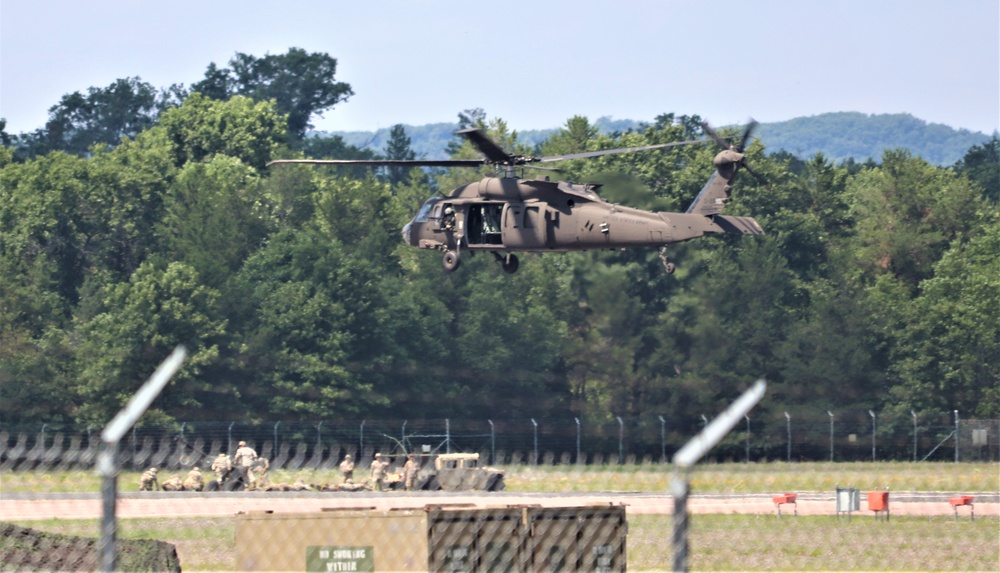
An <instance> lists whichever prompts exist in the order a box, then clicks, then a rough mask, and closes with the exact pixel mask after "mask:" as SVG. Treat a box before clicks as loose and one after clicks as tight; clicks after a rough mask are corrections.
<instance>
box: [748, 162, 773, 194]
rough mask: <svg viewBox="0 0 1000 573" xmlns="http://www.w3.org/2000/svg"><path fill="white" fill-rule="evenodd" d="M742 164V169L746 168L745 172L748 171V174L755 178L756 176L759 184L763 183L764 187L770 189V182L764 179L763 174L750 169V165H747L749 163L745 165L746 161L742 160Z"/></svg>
mask: <svg viewBox="0 0 1000 573" xmlns="http://www.w3.org/2000/svg"><path fill="white" fill-rule="evenodd" d="M742 166H743V169H746V170H747V172H748V173H749V174H750V175H753V176H754V177H756V178H757V181H760V184H761V185H763V186H764V187H767V188H768V189H770V188H771V184H770V183H768V182H767V179H764V176H763V175H761V174H760V173H757V172H756V171H754V170H753V169H750V166H749V165H747V164H746V162H743V164H742Z"/></svg>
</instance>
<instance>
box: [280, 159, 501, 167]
mask: <svg viewBox="0 0 1000 573" xmlns="http://www.w3.org/2000/svg"><path fill="white" fill-rule="evenodd" d="M294 163H300V164H305V165H358V166H362V167H365V166H368V167H482V166H483V165H486V164H487V163H488V162H486V161H483V160H482V159H275V160H274V161H271V162H269V163H268V164H267V166H268V167H270V166H272V165H285V164H294Z"/></svg>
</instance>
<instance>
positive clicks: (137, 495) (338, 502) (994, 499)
mask: <svg viewBox="0 0 1000 573" xmlns="http://www.w3.org/2000/svg"><path fill="white" fill-rule="evenodd" d="M774 495H781V494H710V493H705V494H691V495H690V496H689V497H688V502H687V510H688V512H689V513H691V514H737V515H738V514H751V515H754V514H755V515H766V514H772V515H777V514H778V506H776V505H775V503H774V502H773V501H772V497H773V496H774ZM960 495H973V496H975V499H974V504H975V505H974V506H973V508H970V507H968V506H964V507H959V508H957V509H958V518H960V519H968V518H969V517H970V509H974V511H975V516H976V517H977V518H978V517H998V516H1000V493H998V492H891V493H890V495H889V514H890V518H891V516H893V515H897V516H899V515H909V516H913V515H915V516H928V517H931V516H955V508H953V507H952V506H951V504H949V502H948V499H949V498H952V497H958V496H960ZM592 505H625V506H626V512H627V514H628V515H647V514H671V513H673V510H674V500H673V497H672V496H671V495H670V494H668V493H662V494H657V493H649V492H590V493H562V494H552V493H545V494H539V493H530V494H529V493H517V492H400V491H388V492H377V493H376V492H370V491H364V492H350V493H347V492H311V491H305V492H256V491H250V492H206V493H200V492H134V491H133V492H120V493H119V498H118V501H117V505H116V510H115V512H116V515H117V517H118V518H122V519H132V518H193V517H227V516H232V515H236V514H237V513H249V512H275V513H300V512H315V511H336V510H344V509H373V510H379V511H390V510H400V509H423V508H425V507H427V506H449V507H467V508H489V507H509V506H541V507H580V506H592ZM102 507H103V506H102V504H101V498H100V494H98V493H44V494H39V493H3V492H0V521H31V520H48V519H98V518H100V517H101V516H102V511H103V510H102ZM780 509H781V515H782V516H783V517H784V516H790V515H802V516H806V515H836V514H837V507H836V499H835V493H834V492H797V498H796V503H795V504H794V505H793V504H783V505H782V506H780ZM874 515H875V514H874V512H872V511H869V510H868V505H867V492H861V503H860V510H859V511H855V512H853V513H852V516H853V517H873V516H874Z"/></svg>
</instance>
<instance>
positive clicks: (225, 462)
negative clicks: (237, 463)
mask: <svg viewBox="0 0 1000 573" xmlns="http://www.w3.org/2000/svg"><path fill="white" fill-rule="evenodd" d="M232 469H233V462H232V461H231V460H230V459H229V456H227V455H226V454H224V453H221V454H219V457H217V458H215V460H213V461H212V471H213V472H215V482H216V483H217V484H219V489H220V490H221V489H222V482H223V480H225V479H226V474H228V473H229V472H230V471H231V470H232Z"/></svg>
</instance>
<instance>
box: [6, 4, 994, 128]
mask: <svg viewBox="0 0 1000 573" xmlns="http://www.w3.org/2000/svg"><path fill="white" fill-rule="evenodd" d="M291 47H298V48H303V49H305V50H306V51H308V52H323V53H327V54H329V55H330V56H332V57H334V58H336V59H337V64H338V65H337V74H336V79H337V80H338V81H342V82H346V83H348V84H350V85H351V88H352V89H353V91H354V95H353V96H351V97H350V98H349V99H348V100H347V101H346V102H342V103H341V104H339V105H338V106H337V107H335V108H334V109H333V110H330V111H328V112H326V113H325V114H324V116H323V117H321V118H320V117H316V118H314V119H313V124H314V125H315V126H316V128H318V129H322V130H328V131H355V130H364V131H373V130H376V129H381V128H386V127H390V126H392V125H394V124H397V123H402V124H409V125H423V124H428V123H440V122H455V121H456V120H457V117H458V114H459V113H460V112H462V111H463V110H467V109H472V108H482V109H483V110H485V111H486V113H487V116H488V117H489V118H500V119H503V120H505V121H506V122H507V124H508V125H509V126H510V127H511V128H513V129H522V130H525V129H544V128H552V127H560V126H563V125H565V123H566V120H568V119H569V118H571V117H573V116H575V115H582V116H586V117H588V118H590V119H591V120H596V119H598V118H600V117H604V116H610V117H612V118H614V119H633V120H640V121H651V120H653V119H654V118H655V117H656V116H657V115H660V114H662V113H674V114H677V115H685V114H686V115H692V114H697V115H700V116H702V117H703V118H705V119H707V120H708V121H709V122H711V123H713V124H715V125H731V124H738V123H743V122H745V121H746V120H747V119H748V118H750V117H753V118H755V119H757V120H758V121H762V122H773V121H783V120H788V119H792V118H795V117H801V116H811V115H818V114H822V113H828V112H839V111H857V112H863V113H867V114H884V113H909V114H912V115H914V116H916V117H918V118H920V119H923V120H925V121H927V122H930V123H942V124H945V125H949V126H951V127H954V128H959V129H968V130H971V131H980V132H983V133H986V134H992V133H993V132H994V131H996V130H998V129H1000V1H998V0H937V1H928V0H823V1H819V0H795V1H792V0H787V1H780V2H779V1H772V0H754V1H748V0H743V1H734V0H711V1H707V0H673V1H671V0H618V1H616V2H610V1H595V0H532V1H522V0H506V1H504V2H476V1H474V0H437V1H420V0H411V1H403V0H371V1H364V0H353V1H350V2H345V1H338V0H298V1H297V0H285V1H283V2H274V1H270V2H262V1H258V0H242V1H230V0H208V1H206V0H170V1H156V2H153V1H148V0H87V1H85V2H81V1H79V0H0V117H3V118H6V119H7V131H8V133H19V132H24V131H32V130H34V129H37V128H40V127H43V126H44V124H45V121H46V119H47V118H48V109H49V108H50V107H52V106H53V105H55V104H56V103H58V102H59V100H60V99H61V98H62V96H63V95H66V94H69V93H72V92H75V91H81V92H84V93H86V90H87V88H89V87H107V86H109V85H110V84H111V83H112V82H114V81H115V80H116V79H119V78H127V77H136V76H138V77H140V78H141V79H142V80H143V81H146V82H149V83H151V84H153V85H154V86H156V87H167V86H169V85H171V84H175V83H183V84H185V85H190V84H192V83H194V82H197V81H199V80H200V79H202V77H203V75H204V72H205V69H206V68H207V66H208V64H209V63H212V62H214V63H216V64H217V65H219V66H226V65H227V64H228V62H229V60H230V59H231V58H232V57H233V55H234V54H235V53H237V52H242V53H246V54H251V55H254V56H258V57H260V56H263V55H265V54H268V53H270V54H283V53H285V52H287V51H288V49H289V48H291Z"/></svg>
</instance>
